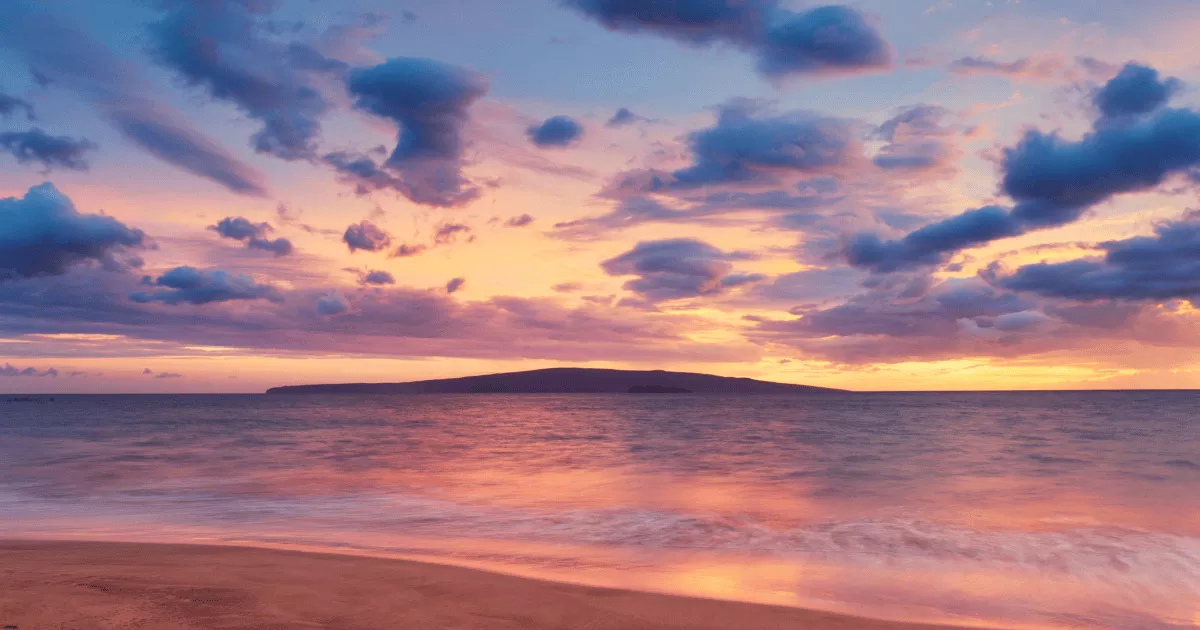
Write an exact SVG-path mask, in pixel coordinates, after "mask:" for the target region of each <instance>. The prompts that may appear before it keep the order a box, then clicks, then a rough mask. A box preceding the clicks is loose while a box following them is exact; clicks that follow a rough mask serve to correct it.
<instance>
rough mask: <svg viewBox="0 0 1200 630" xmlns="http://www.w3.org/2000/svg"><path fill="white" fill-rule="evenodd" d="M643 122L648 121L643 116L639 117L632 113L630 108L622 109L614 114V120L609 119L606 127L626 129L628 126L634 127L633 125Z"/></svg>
mask: <svg viewBox="0 0 1200 630" xmlns="http://www.w3.org/2000/svg"><path fill="white" fill-rule="evenodd" d="M641 120H646V119H645V118H643V117H642V116H638V115H637V114H635V113H633V112H632V111H630V110H629V108H628V107H622V108H620V109H618V110H617V111H616V113H614V114H613V115H612V118H609V119H608V122H606V123H604V126H605V127H610V128H611V127H625V126H627V125H632V124H633V123H635V122H638V121H641Z"/></svg>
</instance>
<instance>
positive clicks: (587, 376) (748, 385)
mask: <svg viewBox="0 0 1200 630" xmlns="http://www.w3.org/2000/svg"><path fill="white" fill-rule="evenodd" d="M840 391H843V390H839V389H829V388H826V387H812V386H810V385H793V384H790V383H772V382H770V381H759V380H755V379H752V378H730V377H727V376H714V375H712V374H694V373H690V372H666V371H663V370H601V369H592V368H548V369H544V370H530V371H527V372H508V373H505V374H484V375H481V376H465V377H462V378H443V379H437V380H432V381H414V382H410V383H345V384H335V385H291V386H287V387H272V388H271V389H269V390H267V393H268V394H665V393H677V394H685V393H686V394H692V393H696V394H830V393H837V392H840Z"/></svg>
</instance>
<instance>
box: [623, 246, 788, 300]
mask: <svg viewBox="0 0 1200 630" xmlns="http://www.w3.org/2000/svg"><path fill="white" fill-rule="evenodd" d="M749 258H751V256H750V255H748V254H745V253H742V252H724V251H721V250H720V249H717V248H716V247H713V246H712V245H709V244H708V243H705V242H703V241H698V240H695V239H687V238H679V239H667V240H661V241H643V242H640V243H638V244H637V245H636V246H635V247H634V248H633V249H631V250H629V251H627V252H625V253H624V254H621V255H620V256H617V257H616V258H611V259H609V260H606V261H604V262H603V263H601V265H600V266H601V268H603V269H604V272H605V273H607V274H608V275H610V276H638V278H636V279H634V280H630V281H628V282H626V283H625V285H624V288H625V289H626V290H628V291H632V292H634V293H637V294H638V295H639V296H641V297H642V298H643V299H646V300H648V301H650V302H660V301H666V300H677V299H681V298H691V297H698V296H702V295H716V294H720V293H724V292H726V291H728V290H729V289H732V288H734V287H738V286H743V285H748V284H753V283H755V282H759V281H761V280H765V279H766V276H764V275H762V274H747V273H738V272H734V270H733V264H732V261H738V260H747V259H749Z"/></svg>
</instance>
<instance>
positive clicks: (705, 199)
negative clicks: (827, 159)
mask: <svg viewBox="0 0 1200 630" xmlns="http://www.w3.org/2000/svg"><path fill="white" fill-rule="evenodd" d="M644 174H645V173H644V172H643V173H625V174H624V176H629V177H633V178H635V179H636V178H639V177H641V176H642V175H644ZM650 179H652V180H655V181H657V182H658V183H651V184H650V185H649V188H651V189H658V190H660V191H661V190H665V191H666V193H667V194H669V195H670V196H672V197H673V200H672V201H673V203H672V205H670V206H668V205H665V204H664V202H663V201H660V200H659V199H657V198H655V197H654V196H651V195H650V194H645V195H642V196H631V197H623V196H621V195H622V194H624V193H602V194H601V195H600V196H601V197H606V196H615V197H616V204H615V206H614V207H613V209H612V210H610V211H609V212H606V213H604V214H600V215H596V216H591V217H584V218H582V219H575V220H572V221H561V222H559V223H556V224H554V228H555V233H554V235H555V236H556V237H558V238H565V239H578V240H587V239H592V238H596V237H598V236H600V235H603V234H605V233H608V232H615V231H619V230H625V229H629V228H631V227H634V226H637V225H642V224H646V223H708V224H713V225H720V224H722V223H724V222H725V219H724V217H727V216H728V215H731V214H736V213H744V212H749V213H762V212H769V213H775V214H779V213H787V214H785V215H784V216H785V217H786V216H791V215H792V214H795V215H796V216H806V215H805V213H807V212H808V211H810V210H813V209H815V208H818V207H820V206H824V205H828V204H831V203H833V202H835V201H838V200H839V199H840V196H839V195H837V194H836V192H837V191H836V189H834V190H833V191H832V192H833V193H834V194H830V193H829V192H806V193H804V194H792V193H790V192H789V191H787V190H766V191H756V192H748V191H724V190H714V188H715V186H714V187H704V188H700V189H699V190H697V191H692V190H690V189H689V188H670V187H668V186H667V185H666V183H665V181H666V180H665V179H664V178H663V177H662V175H661V174H657V175H655V174H651V175H650ZM802 183H805V182H802ZM644 185H646V184H644V183H642V182H638V183H635V184H634V186H635V187H636V186H644Z"/></svg>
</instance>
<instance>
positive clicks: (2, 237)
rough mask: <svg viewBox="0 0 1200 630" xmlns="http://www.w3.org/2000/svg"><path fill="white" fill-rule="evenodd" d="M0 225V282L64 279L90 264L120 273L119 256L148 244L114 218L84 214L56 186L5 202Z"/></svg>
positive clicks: (0, 207)
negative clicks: (29, 279) (115, 269)
mask: <svg viewBox="0 0 1200 630" xmlns="http://www.w3.org/2000/svg"><path fill="white" fill-rule="evenodd" d="M0 225H3V226H4V229H3V230H0V281H3V280H12V279H14V278H28V277H34V276H53V275H60V274H63V273H66V271H67V270H68V269H70V268H71V267H73V266H75V265H78V264H80V263H85V262H88V261H92V262H96V263H100V264H101V265H103V266H105V267H109V268H120V267H122V266H123V263H122V262H121V260H120V259H119V258H118V256H119V255H120V254H122V253H124V251H125V250H126V249H129V248H138V247H141V246H142V245H143V242H144V241H145V234H143V233H142V231H141V230H137V229H133V228H129V227H126V226H125V225H124V224H123V223H121V222H120V221H117V220H116V219H114V218H112V217H109V216H104V215H98V214H80V212H79V211H78V210H76V209H75V205H74V204H72V203H71V200H70V199H68V198H67V197H66V196H65V195H63V194H62V193H60V192H58V189H56V188H55V187H54V185H53V184H50V183H45V184H42V185H40V186H34V187H33V188H30V189H29V191H28V192H27V193H26V194H25V196H24V197H23V198H20V199H18V198H16V197H8V198H5V199H0Z"/></svg>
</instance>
